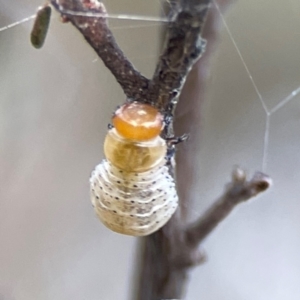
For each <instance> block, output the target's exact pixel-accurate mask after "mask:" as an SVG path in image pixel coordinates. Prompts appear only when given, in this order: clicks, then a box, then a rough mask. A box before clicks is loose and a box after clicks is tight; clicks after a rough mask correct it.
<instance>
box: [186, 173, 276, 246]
mask: <svg viewBox="0 0 300 300" xmlns="http://www.w3.org/2000/svg"><path fill="white" fill-rule="evenodd" d="M271 183H272V181H271V178H270V177H268V176H267V175H265V174H263V173H260V172H257V173H256V174H255V175H254V176H253V178H252V179H251V180H250V181H246V175H245V173H244V172H243V171H242V170H240V169H236V170H234V171H233V173H232V182H231V183H230V184H229V185H228V186H227V188H226V191H225V193H224V195H222V196H221V198H220V199H218V200H217V201H216V202H215V203H214V204H213V205H212V207H211V208H210V209H209V210H208V211H207V212H205V213H204V215H203V216H202V217H201V218H200V219H199V220H198V221H196V222H195V223H194V224H192V225H190V226H189V227H188V228H187V229H186V238H187V241H188V243H189V244H190V245H191V246H192V247H197V246H198V245H199V244H200V243H201V242H202V241H203V239H204V238H206V237H207V236H208V235H209V234H210V233H211V232H212V231H213V229H214V228H215V227H216V226H217V225H218V224H219V223H220V222H221V221H223V220H224V219H225V218H226V217H227V216H228V215H229V213H230V212H231V211H232V210H233V209H234V208H235V206H236V205H238V204H239V203H242V202H245V201H247V200H249V199H251V198H253V197H255V196H257V195H258V194H259V193H262V192H264V191H265V190H267V189H268V188H269V187H270V185H271Z"/></svg>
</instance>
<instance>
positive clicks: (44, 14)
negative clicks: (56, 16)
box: [30, 4, 51, 49]
mask: <svg viewBox="0 0 300 300" xmlns="http://www.w3.org/2000/svg"><path fill="white" fill-rule="evenodd" d="M50 18H51V6H50V5H48V4H46V5H44V6H42V7H40V8H39V9H38V11H37V14H36V18H35V21H34V24H33V27H32V31H31V34H30V41H31V44H32V46H33V47H35V48H37V49H40V48H42V47H43V45H44V42H45V39H46V35H47V32H48V28H49V23H50Z"/></svg>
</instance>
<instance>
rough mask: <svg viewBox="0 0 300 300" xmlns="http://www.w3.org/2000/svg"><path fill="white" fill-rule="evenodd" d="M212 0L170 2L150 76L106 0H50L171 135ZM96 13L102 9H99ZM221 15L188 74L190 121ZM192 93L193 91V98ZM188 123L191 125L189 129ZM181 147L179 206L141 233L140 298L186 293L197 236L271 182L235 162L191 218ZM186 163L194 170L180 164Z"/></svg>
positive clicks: (211, 21) (222, 3)
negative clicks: (189, 220) (224, 183)
mask: <svg viewBox="0 0 300 300" xmlns="http://www.w3.org/2000/svg"><path fill="white" fill-rule="evenodd" d="M211 1H212V0H178V2H176V3H175V5H172V8H173V11H172V14H171V16H172V17H171V20H170V23H169V25H168V28H167V35H166V43H165V46H164V50H163V53H162V55H161V57H160V59H159V62H158V64H157V68H156V71H155V74H154V76H153V79H152V80H149V79H147V78H145V77H144V76H142V75H141V74H140V73H139V72H138V71H136V70H135V69H134V67H133V65H132V64H131V63H130V62H129V61H128V60H127V58H126V57H125V55H124V54H123V52H122V51H121V49H120V48H119V47H118V45H117V43H116V41H115V39H114V37H113V35H112V33H111V31H110V30H109V29H108V27H107V21H106V17H105V14H106V11H105V8H104V6H103V4H102V3H100V2H97V1H96V0H60V1H59V3H58V1H56V0H51V3H52V5H53V6H54V7H55V8H56V9H57V10H58V11H59V12H60V13H61V14H62V16H63V18H64V19H65V20H68V21H70V22H71V23H72V24H73V25H74V26H75V27H76V28H77V29H78V30H79V31H80V32H81V33H82V34H83V36H84V38H85V39H86V40H87V41H88V43H89V44H90V45H91V46H92V48H93V49H94V50H95V51H96V52H97V54H98V55H99V57H100V58H101V59H102V60H103V62H104V64H105V65H106V66H107V68H109V69H110V71H111V72H112V73H113V75H114V76H115V78H116V80H117V81H118V82H119V84H120V85H121V87H122V88H123V90H124V93H125V95H126V96H127V98H128V100H129V101H140V102H148V103H151V104H153V105H156V106H157V107H158V108H159V109H160V110H161V111H163V112H164V114H165V116H166V118H165V121H166V124H167V126H166V129H165V131H164V133H163V136H164V137H165V138H166V137H170V136H173V113H174V109H175V107H176V104H177V100H178V97H179V95H180V93H181V90H182V88H183V84H184V83H185V81H186V78H187V75H188V73H189V71H190V69H191V68H192V66H193V65H194V64H195V62H196V61H197V60H198V58H199V57H200V56H201V55H202V53H203V52H204V48H205V41H204V40H203V39H202V38H201V35H200V33H201V31H202V29H203V26H204V24H205V20H206V17H207V13H208V8H209V6H210V4H211ZM230 2H231V0H219V1H218V4H219V7H220V9H221V10H224V8H225V7H227V6H228V4H229V3H230ZM95 13H96V14H98V16H95V15H93V14H95ZM218 21H219V18H218V16H217V15H216V12H210V13H209V16H208V20H207V23H206V25H205V26H206V28H205V30H204V37H205V38H207V40H208V42H209V44H208V51H207V53H206V54H205V55H204V57H203V59H202V60H201V61H199V62H198V63H197V64H196V65H195V68H194V70H193V71H192V72H191V75H190V76H189V79H188V81H187V85H186V87H191V88H185V89H184V91H183V95H182V96H181V98H182V99H181V100H182V103H183V104H182V105H181V107H179V108H180V112H182V111H184V110H185V109H186V107H190V108H191V112H190V113H189V114H186V116H187V117H186V118H187V119H188V120H187V122H186V123H187V124H189V126H190V124H191V120H192V119H193V118H194V117H195V116H198V119H199V111H200V109H199V110H197V109H195V108H196V107H198V106H200V104H198V103H201V102H202V101H201V99H202V100H203V98H204V92H203V91H204V88H203V87H204V83H205V80H206V77H207V65H208V58H209V56H211V53H212V52H213V48H214V44H215V41H216V40H217V35H218V32H219V28H218V27H217V26H216V25H217V24H218ZM195 82H197V84H195ZM199 89H200V90H199ZM196 91H197V92H196ZM189 98H192V100H191V101H190V102H189V100H188V99H189ZM199 98H200V99H199ZM199 100H200V101H199ZM196 103H197V104H196ZM181 117H182V116H181ZM186 118H185V119H186ZM183 119H184V116H183ZM194 119H195V118H194ZM180 124H184V122H181V123H180ZM194 125H195V124H193V126H194ZM194 127H195V126H194ZM191 130H192V129H191ZM184 131H188V132H190V130H186V129H184ZM172 149H173V148H172ZM172 149H171V150H172ZM169 150H170V149H169ZM178 154H179V155H178V156H179V158H180V159H179V164H178V165H179V166H178V168H179V169H180V172H179V174H178V183H179V195H180V207H179V209H178V210H177V212H176V213H175V215H174V216H173V217H172V219H171V220H170V221H169V222H168V224H167V225H166V226H164V227H163V228H162V229H161V230H159V231H158V232H156V233H154V234H152V235H150V236H148V237H146V238H143V239H142V241H143V250H142V251H143V252H142V253H143V254H142V259H141V266H140V270H139V274H140V276H138V278H139V281H138V282H137V288H136V289H135V291H134V292H135V295H134V298H135V299H137V300H161V299H167V298H169V299H172V298H176V299H180V298H182V296H183V295H184V292H185V285H186V282H187V278H188V272H189V270H190V269H191V268H192V267H194V266H196V265H198V264H200V263H201V262H203V260H204V258H203V254H202V253H201V251H200V250H199V244H200V243H201V242H202V241H203V239H204V238H205V237H206V236H207V235H208V234H209V233H211V231H212V230H213V229H214V228H215V227H216V226H217V225H218V224H219V223H220V222H221V221H222V220H223V219H224V218H225V217H226V216H227V215H228V214H229V213H230V212H231V211H232V210H233V209H234V207H235V206H236V205H237V204H239V203H241V202H243V201H247V200H249V199H251V198H252V197H254V196H256V195H257V194H259V193H261V192H263V191H265V190H266V189H267V188H268V187H269V186H270V184H271V179H270V178H269V177H268V176H267V175H264V174H262V173H257V174H256V175H255V176H254V177H253V179H251V180H250V181H246V178H245V175H244V173H243V172H241V171H240V170H236V171H235V172H234V173H233V177H232V183H231V184H230V185H228V187H227V189H226V191H225V193H224V195H223V196H222V197H221V198H220V199H219V200H218V201H217V202H216V203H215V204H213V206H212V207H211V208H210V209H209V210H208V211H207V212H206V213H205V214H204V215H203V216H202V217H201V218H199V220H198V221H196V222H195V223H194V224H191V225H188V224H186V215H187V209H188V206H189V203H190V200H191V195H189V194H188V192H187V190H188V188H187V187H186V186H187V185H186V176H187V174H192V172H190V170H191V169H192V165H193V157H192V155H190V153H189V152H188V151H185V153H183V151H179V153H178ZM183 156H184V157H183ZM183 165H184V166H185V167H184V168H186V170H188V171H186V170H185V171H183V172H182V170H181V168H182V166H183ZM171 171H172V170H171Z"/></svg>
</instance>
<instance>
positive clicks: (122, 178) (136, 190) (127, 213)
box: [90, 160, 178, 236]
mask: <svg viewBox="0 0 300 300" xmlns="http://www.w3.org/2000/svg"><path fill="white" fill-rule="evenodd" d="M90 184H91V198H92V203H93V206H94V207H95V210H96V213H97V215H98V217H99V218H100V220H101V221H102V222H103V223H104V224H105V225H106V226H107V227H108V228H109V229H111V230H113V231H115V232H118V233H122V234H127V235H133V236H145V235H149V234H151V233H153V232H155V231H157V230H158V229H159V228H161V227H162V226H163V225H165V224H166V223H167V222H168V220H169V219H170V218H171V216H172V215H173V213H174V212H175V210H176V208H177V205H178V197H177V193H176V188H175V183H174V180H173V178H172V177H171V176H170V175H169V173H168V168H167V167H166V166H164V165H160V166H157V167H155V168H153V169H151V170H150V171H146V172H139V173H136V172H125V171H123V170H121V169H119V168H116V167H114V166H113V165H112V164H110V163H109V162H108V161H107V160H103V161H102V163H101V164H99V165H98V166H97V167H96V169H95V171H94V172H93V173H92V176H91V179H90Z"/></svg>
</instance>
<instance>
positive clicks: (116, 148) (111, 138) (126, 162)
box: [104, 129, 167, 172]
mask: <svg viewBox="0 0 300 300" xmlns="http://www.w3.org/2000/svg"><path fill="white" fill-rule="evenodd" d="M166 150H167V148H166V143H165V141H164V140H163V139H162V138H161V137H160V136H157V137H155V138H154V139H152V140H149V141H145V142H138V141H131V140H128V139H124V138H123V137H122V136H120V135H119V134H118V133H117V131H116V130H115V129H111V130H109V132H108V134H107V136H106V138H105V141H104V153H105V157H106V158H107V159H108V160H109V161H110V162H111V163H112V164H113V165H114V166H116V167H118V168H120V169H122V170H124V171H128V172H145V171H147V170H150V169H152V168H154V167H156V166H157V165H159V164H160V163H161V162H162V161H163V160H164V156H165V153H166Z"/></svg>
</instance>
